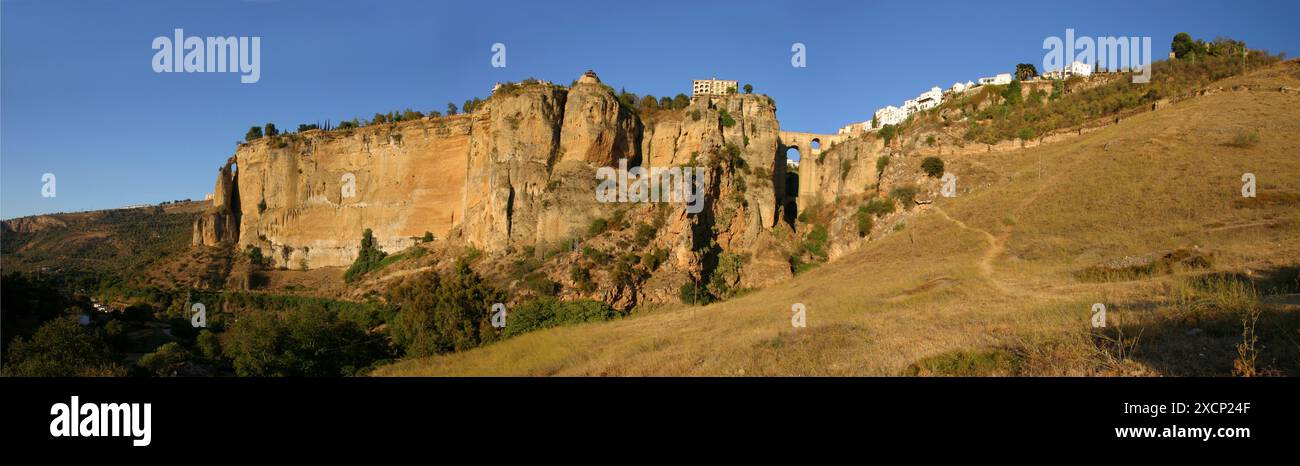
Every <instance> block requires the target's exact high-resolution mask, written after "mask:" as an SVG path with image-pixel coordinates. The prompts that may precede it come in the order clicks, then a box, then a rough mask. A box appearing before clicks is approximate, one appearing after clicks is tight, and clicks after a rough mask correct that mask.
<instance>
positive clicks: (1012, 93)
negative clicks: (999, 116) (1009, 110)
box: [1002, 80, 1025, 106]
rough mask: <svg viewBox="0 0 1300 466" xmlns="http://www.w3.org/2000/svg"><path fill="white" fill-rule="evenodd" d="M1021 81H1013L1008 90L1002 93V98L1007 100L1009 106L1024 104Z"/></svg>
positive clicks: (1008, 85)
mask: <svg viewBox="0 0 1300 466" xmlns="http://www.w3.org/2000/svg"><path fill="white" fill-rule="evenodd" d="M1020 89H1021V88H1020V81H1019V80H1015V81H1011V84H1007V88H1006V89H1004V90H1003V91H1002V98H1003V99H1006V102H1007V105H1011V106H1015V105H1020V104H1021V103H1022V102H1024V100H1025V98H1024V96H1023V95H1021V94H1020Z"/></svg>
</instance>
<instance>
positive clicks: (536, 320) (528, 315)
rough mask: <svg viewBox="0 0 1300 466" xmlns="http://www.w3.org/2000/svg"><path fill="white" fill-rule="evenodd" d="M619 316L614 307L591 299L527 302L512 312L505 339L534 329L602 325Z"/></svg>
mask: <svg viewBox="0 0 1300 466" xmlns="http://www.w3.org/2000/svg"><path fill="white" fill-rule="evenodd" d="M617 316H618V313H617V312H615V311H614V308H612V307H610V306H609V305H608V304H605V303H604V302H601V301H595V300H590V299H580V300H576V301H560V300H557V299H555V298H542V299H539V300H536V301H529V302H526V303H524V304H522V305H520V306H519V307H518V308H517V309H515V310H514V311H513V312H510V313H509V314H508V317H507V318H506V328H505V331H504V332H503V333H502V336H504V337H507V338H509V337H513V336H516V335H522V334H524V333H528V332H532V331H535V330H541V329H546V328H551V327H559V326H562V325H574V324H580V323H584V322H600V321H605V320H610V319H613V318H615V317H617Z"/></svg>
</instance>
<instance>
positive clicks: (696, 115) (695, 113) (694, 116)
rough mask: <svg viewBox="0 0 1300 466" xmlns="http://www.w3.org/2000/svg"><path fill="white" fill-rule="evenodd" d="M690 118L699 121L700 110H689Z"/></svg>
mask: <svg viewBox="0 0 1300 466" xmlns="http://www.w3.org/2000/svg"><path fill="white" fill-rule="evenodd" d="M691 120H694V121H700V111H699V110H691Z"/></svg>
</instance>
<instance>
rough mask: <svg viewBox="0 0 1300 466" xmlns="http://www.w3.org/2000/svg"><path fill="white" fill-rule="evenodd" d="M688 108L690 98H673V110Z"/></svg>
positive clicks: (681, 96)
mask: <svg viewBox="0 0 1300 466" xmlns="http://www.w3.org/2000/svg"><path fill="white" fill-rule="evenodd" d="M689 106H691V98H690V97H687V96H686V94H677V95H676V96H673V108H674V109H678V110H680V109H683V108H686V107H689Z"/></svg>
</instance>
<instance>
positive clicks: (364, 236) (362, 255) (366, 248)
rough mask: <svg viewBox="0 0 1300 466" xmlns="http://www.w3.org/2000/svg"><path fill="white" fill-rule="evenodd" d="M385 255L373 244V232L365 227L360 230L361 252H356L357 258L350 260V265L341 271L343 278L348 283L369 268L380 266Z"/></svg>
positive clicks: (373, 268) (368, 270)
mask: <svg viewBox="0 0 1300 466" xmlns="http://www.w3.org/2000/svg"><path fill="white" fill-rule="evenodd" d="M387 255H388V254H387V253H385V252H384V251H381V250H379V247H377V246H375V235H374V233H372V232H371V231H370V229H369V228H367V229H365V231H362V232H361V252H359V253H357V259H356V260H355V261H352V266H351V267H348V270H347V272H344V273H343V279H344V280H345V281H347V282H349V283H350V282H352V281H355V280H356V279H357V278H360V277H361V276H362V275H365V274H366V273H368V272H370V271H371V270H375V269H378V268H380V266H381V263H382V262H383V260H384V257H385V256H387Z"/></svg>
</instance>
